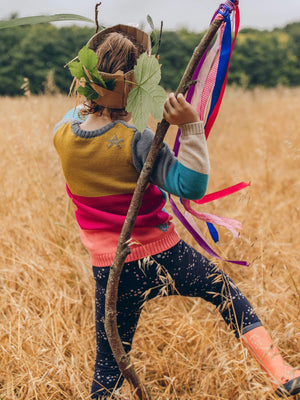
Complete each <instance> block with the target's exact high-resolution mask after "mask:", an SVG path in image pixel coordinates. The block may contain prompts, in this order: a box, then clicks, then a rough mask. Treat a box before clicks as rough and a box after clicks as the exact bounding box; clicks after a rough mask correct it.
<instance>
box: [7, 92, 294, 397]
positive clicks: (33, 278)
mask: <svg viewBox="0 0 300 400" xmlns="http://www.w3.org/2000/svg"><path fill="white" fill-rule="evenodd" d="M299 99H300V89H299V88H298V89H293V90H288V89H284V88H278V89H276V90H262V89H257V90H254V91H253V92H244V91H241V90H238V89H230V88H229V89H228V90H227V92H226V94H225V97H224V101H223V104H222V107H221V111H220V114H219V116H218V119H217V122H216V124H215V127H214V129H213V132H212V133H211V136H210V138H209V141H208V145H209V150H210V157H211V176H210V183H209V189H208V192H213V191H216V190H220V189H223V188H224V187H227V186H229V185H233V184H236V183H238V182H240V181H251V186H250V187H249V188H246V189H244V190H243V191H241V192H239V193H236V194H234V195H231V196H230V197H228V198H225V199H221V200H217V201H215V202H213V203H210V204H207V205H204V206H202V207H199V206H196V207H198V209H199V210H201V211H204V212H212V213H216V214H218V215H223V216H227V217H230V218H236V219H237V220H239V221H241V222H242V224H243V231H242V232H241V236H240V237H239V238H238V239H232V237H231V235H230V234H228V233H227V232H225V231H224V230H222V229H220V230H219V232H220V242H219V244H216V245H213V246H214V249H215V250H216V251H217V252H218V253H219V254H220V255H221V256H222V257H225V258H230V259H239V260H248V261H249V262H250V267H240V266H235V265H232V264H229V263H225V262H220V261H217V262H216V263H217V265H218V266H220V267H221V268H222V269H224V271H226V272H227V273H228V274H229V275H230V276H231V277H232V278H233V279H234V280H235V281H236V283H237V284H238V285H239V287H240V288H241V290H242V291H243V292H244V293H245V294H246V295H247V296H248V298H249V299H250V302H251V303H252V304H253V305H254V307H255V309H256V311H257V313H258V314H259V316H260V317H261V319H262V320H263V322H264V324H265V326H266V328H267V329H268V330H269V331H270V333H271V335H272V337H273V338H274V340H275V342H276V344H277V345H278V347H279V349H280V350H281V352H282V354H283V355H284V357H285V358H286V360H287V361H288V362H289V363H290V364H292V365H293V366H294V367H296V366H300V351H299V349H300V270H299V264H300V253H299V249H300V224H299V218H300V205H299V197H300V181H299V172H300V135H299V128H300V114H299V112H298V111H299V109H298V107H299ZM73 105H74V100H73V99H69V98H66V97H64V96H54V97H50V96H48V97H47V96H42V97H37V96H31V97H28V98H25V97H24V98H0V110H1V113H0V126H1V138H0V140H1V147H0V180H1V191H0V214H1V232H0V235H1V240H0V260H1V263H0V281H1V283H0V360H1V362H0V399H1V400H13V399H20V400H21V399H22V400H25V399H26V400H52V399H55V400H63V399H74V400H75V399H76V400H80V399H84V400H87V399H88V398H89V389H90V383H91V379H92V375H93V362H94V356H95V333H94V318H93V313H94V281H93V277H92V270H91V267H90V262H89V257H88V254H87V252H86V251H85V249H84V248H83V246H82V245H81V243H80V240H79V234H78V228H77V225H76V222H75V219H74V216H73V210H72V207H70V204H69V202H68V199H67V195H66V194H65V188H64V179H63V176H62V173H61V169H60V165H59V160H58V157H57V155H56V153H55V150H54V148H53V145H52V129H53V126H54V125H55V123H56V122H57V121H58V120H59V119H60V118H61V117H62V116H63V115H64V113H65V112H66V111H68V110H69V109H70V108H71V107H72V106H73ZM297 109H298V111H297ZM174 135H175V129H171V130H170V132H169V133H168V139H167V140H168V142H169V143H171V142H172V140H173V139H174ZM175 223H176V225H177V229H178V231H179V232H180V233H181V235H182V237H183V238H184V239H185V240H186V241H188V242H189V243H191V244H194V242H193V240H192V238H191V237H190V235H189V234H188V233H187V232H186V231H185V230H184V229H183V228H182V227H181V226H180V225H179V223H178V222H177V221H175ZM199 226H200V228H201V229H203V232H204V233H205V235H206V237H208V235H207V232H206V229H205V226H204V224H203V223H201V222H200V223H199ZM131 358H132V362H133V363H134V366H135V368H136V370H137V372H138V374H139V376H140V377H141V379H142V380H143V381H144V382H145V383H146V385H147V387H148V388H149V390H150V392H151V394H152V397H153V399H156V400H158V399H162V400H175V399H176V400H177V399H182V400H188V399H193V400H200V399H201V400H202V399H207V400H208V399H214V400H217V399H218V400H229V399H234V400H237V399H239V400H249V399H251V400H264V399H268V400H272V399H275V398H276V397H275V395H274V394H273V391H272V387H271V385H270V383H269V381H268V379H267V378H266V374H265V373H264V372H263V371H262V370H261V369H260V367H259V366H258V365H257V364H256V362H255V361H253V359H252V358H251V356H250V355H249V354H247V352H246V351H245V350H244V349H243V348H242V346H241V344H240V342H239V341H237V340H236V339H235V337H234V335H233V334H232V333H231V332H230V331H229V330H228V328H227V327H226V325H225V323H224V322H223V320H222V319H221V317H220V315H219V313H218V312H216V310H214V308H213V307H212V306H211V305H210V304H207V303H205V302H204V301H203V300H200V299H190V298H181V297H177V296H174V297H172V296H171V297H169V298H158V299H155V300H151V301H150V302H149V303H147V304H146V306H145V308H144V310H143V312H142V315H141V319H140V322H139V325H138V329H137V332H136V336H135V339H134V345H133V350H132V354H131ZM121 398H122V399H131V398H132V396H131V394H130V389H129V386H128V385H127V384H124V385H123V388H122V397H121Z"/></svg>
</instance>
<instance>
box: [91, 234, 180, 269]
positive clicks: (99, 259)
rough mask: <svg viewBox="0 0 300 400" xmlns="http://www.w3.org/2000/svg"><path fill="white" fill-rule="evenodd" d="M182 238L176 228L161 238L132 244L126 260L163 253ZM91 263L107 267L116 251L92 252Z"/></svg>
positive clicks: (95, 265)
mask: <svg viewBox="0 0 300 400" xmlns="http://www.w3.org/2000/svg"><path fill="white" fill-rule="evenodd" d="M179 240H180V238H179V236H178V234H177V233H176V231H175V230H172V231H171V232H170V233H168V234H166V235H163V236H162V238H161V239H160V240H157V241H155V242H151V243H146V244H141V245H138V244H134V245H131V246H130V249H131V253H130V254H129V255H128V256H127V257H126V260H125V262H130V261H136V260H139V259H140V258H144V257H147V256H149V255H154V254H158V253H161V252H162V251H165V250H168V249H170V248H171V247H173V246H175V245H176V244H177V243H178V242H179ZM90 258H91V263H92V265H93V266H94V267H107V266H110V265H112V263H113V261H114V259H115V252H114V253H105V254H92V253H90Z"/></svg>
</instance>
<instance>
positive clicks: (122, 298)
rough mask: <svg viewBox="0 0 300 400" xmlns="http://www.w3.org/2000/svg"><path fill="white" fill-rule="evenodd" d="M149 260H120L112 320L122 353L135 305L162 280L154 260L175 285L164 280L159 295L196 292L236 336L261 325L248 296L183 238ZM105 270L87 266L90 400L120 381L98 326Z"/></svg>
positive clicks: (137, 310)
mask: <svg viewBox="0 0 300 400" xmlns="http://www.w3.org/2000/svg"><path fill="white" fill-rule="evenodd" d="M151 260H155V261H156V263H153V264H152V265H150V266H148V267H147V266H146V267H145V268H143V264H147V263H146V262H143V260H140V261H133V262H130V263H127V264H125V265H124V267H123V271H122V274H121V277H120V283H119V294H118V303H117V312H118V315H117V318H118V319H117V321H118V327H119V334H120V337H121V340H122V342H124V343H125V345H124V347H125V350H126V352H128V351H129V350H130V348H131V343H132V339H133V335H134V332H135V329H136V326H137V323H138V319H139V316H140V312H141V305H142V304H143V302H144V296H143V295H144V293H145V292H146V291H149V296H148V299H151V298H154V297H156V296H157V295H159V294H160V293H159V290H160V288H161V287H162V281H161V280H160V278H159V275H160V274H163V272H162V271H159V269H158V268H157V264H159V265H161V266H163V267H164V268H165V269H166V270H167V271H168V273H169V274H170V276H171V277H172V279H173V281H174V284H175V287H176V290H175V291H173V290H172V285H168V286H167V287H166V289H167V290H166V293H165V294H168V295H173V294H174V295H175V294H180V295H182V296H189V297H201V298H203V299H204V300H206V301H209V302H210V303H212V304H214V305H215V306H216V307H218V310H219V311H220V313H221V315H222V317H223V319H224V320H225V322H226V323H227V324H228V325H229V326H230V327H231V328H232V329H233V331H234V332H235V335H236V336H237V337H239V336H240V334H241V333H246V332H247V331H248V330H250V329H252V327H254V326H259V325H261V322H260V320H259V319H258V317H257V315H256V314H255V312H254V311H253V308H252V307H251V305H250V304H249V302H248V300H247V299H246V297H245V296H244V295H243V294H242V293H241V292H240V291H239V289H238V288H237V286H236V285H235V284H234V283H233V282H232V281H231V280H230V278H229V277H228V276H227V275H226V274H225V273H224V272H223V271H221V270H220V269H219V268H217V267H216V266H214V265H213V264H212V263H210V262H209V260H207V259H206V258H205V257H204V256H203V255H202V254H200V253H198V252H197V251H196V250H195V249H193V248H192V247H190V246H189V245H187V244H186V243H185V242H183V241H180V242H179V243H178V244H177V245H176V246H174V247H172V248H171V249H169V250H167V251H165V252H162V253H159V254H156V255H154V256H151V258H150V261H151ZM109 269H110V267H93V271H94V277H95V281H96V299H95V301H96V340H97V353H96V361H95V371H94V380H93V384H92V390H91V393H92V398H93V399H105V398H106V396H105V394H109V393H110V392H111V391H112V390H113V389H114V388H117V387H120V386H121V385H122V382H123V378H122V376H120V371H119V368H118V365H117V363H116V361H115V359H114V357H113V354H112V352H111V349H110V346H109V343H108V340H107V337H106V333H105V328H104V314H105V291H106V284H107V279H108V275H109ZM106 389H107V390H106ZM108 398H109V396H108Z"/></svg>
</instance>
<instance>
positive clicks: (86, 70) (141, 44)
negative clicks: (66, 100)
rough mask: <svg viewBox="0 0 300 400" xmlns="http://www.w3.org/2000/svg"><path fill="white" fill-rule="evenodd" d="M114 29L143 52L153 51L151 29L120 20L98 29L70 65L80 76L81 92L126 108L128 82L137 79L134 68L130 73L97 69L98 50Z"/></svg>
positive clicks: (77, 78)
mask: <svg viewBox="0 0 300 400" xmlns="http://www.w3.org/2000/svg"><path fill="white" fill-rule="evenodd" d="M111 32H119V33H122V34H123V35H124V36H126V37H128V38H129V39H130V40H131V41H132V42H133V43H134V44H135V45H136V46H137V48H138V49H139V52H140V53H143V52H147V53H148V54H150V52H151V41H150V38H149V36H148V34H147V33H145V32H143V31H141V30H140V29H137V28H135V27H132V26H127V25H121V24H119V25H115V26H113V27H110V28H107V29H103V30H102V31H100V32H98V33H96V34H95V35H94V36H93V37H92V38H91V39H90V40H89V42H88V43H87V45H86V46H84V47H83V48H82V49H81V50H80V51H79V53H78V57H77V58H76V60H73V61H72V62H70V63H69V64H68V67H69V69H70V72H71V74H72V75H73V76H74V77H75V78H76V80H77V85H78V87H77V92H78V93H79V94H80V95H83V96H85V97H86V99H88V100H93V101H94V102H95V103H97V104H99V105H101V106H104V107H108V108H114V109H124V108H125V106H126V101H127V96H128V93H129V90H128V87H127V86H128V85H127V84H128V83H130V82H131V83H132V82H133V81H134V73H133V70H132V71H129V72H127V73H126V74H124V73H123V72H122V71H117V72H116V73H114V74H110V73H106V72H101V71H98V69H97V64H98V57H97V55H96V53H95V51H96V49H97V47H98V46H99V44H101V43H102V42H103V40H104V39H105V36H106V35H107V34H109V33H111Z"/></svg>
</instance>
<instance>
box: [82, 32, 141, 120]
mask: <svg viewBox="0 0 300 400" xmlns="http://www.w3.org/2000/svg"><path fill="white" fill-rule="evenodd" d="M95 52H96V54H97V56H98V64H97V68H98V70H99V71H101V72H107V73H111V74H113V73H116V72H117V71H123V72H124V73H126V72H128V71H131V70H132V69H133V68H134V66H135V64H136V62H137V59H138V57H139V55H140V54H141V53H142V49H139V46H138V45H137V44H136V43H133V41H132V40H131V39H129V38H128V37H126V36H125V34H123V33H119V32H111V33H107V34H106V35H103V38H101V42H100V43H99V44H98V46H97V48H96V50H95ZM84 105H85V107H84V108H83V109H82V111H81V114H82V115H87V114H98V113H99V115H102V113H103V110H104V108H105V107H103V106H100V105H98V104H96V103H95V102H94V101H93V100H91V101H86V102H85V104H84ZM126 115H128V113H127V112H126V111H125V108H124V109H121V110H120V109H113V108H111V109H110V117H111V119H112V120H116V119H118V118H119V117H121V116H123V117H124V116H126Z"/></svg>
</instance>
